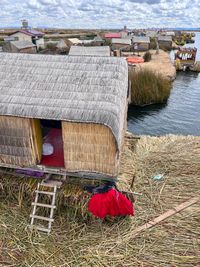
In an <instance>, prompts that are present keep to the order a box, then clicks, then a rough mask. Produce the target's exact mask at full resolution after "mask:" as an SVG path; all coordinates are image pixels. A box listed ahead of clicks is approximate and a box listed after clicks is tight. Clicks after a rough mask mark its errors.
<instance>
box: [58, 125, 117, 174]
mask: <svg viewBox="0 0 200 267" xmlns="http://www.w3.org/2000/svg"><path fill="white" fill-rule="evenodd" d="M62 129H63V143H64V158H65V168H66V169H67V170H68V171H71V172H76V171H80V170H84V171H88V172H98V173H99V172H100V173H105V174H107V175H112V176H116V175H117V171H118V163H119V162H118V161H119V159H118V156H117V155H118V152H117V146H116V141H115V139H114V136H113V134H112V132H111V131H110V129H109V128H108V127H106V126H104V125H100V124H94V123H93V124H91V123H90V124H89V123H88V124H86V123H84V124H83V123H70V122H62Z"/></svg>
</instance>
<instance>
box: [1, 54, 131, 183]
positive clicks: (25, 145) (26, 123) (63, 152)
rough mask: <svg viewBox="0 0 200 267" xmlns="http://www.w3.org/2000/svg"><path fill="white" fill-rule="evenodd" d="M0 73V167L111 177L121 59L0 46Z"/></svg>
mask: <svg viewBox="0 0 200 267" xmlns="http://www.w3.org/2000/svg"><path fill="white" fill-rule="evenodd" d="M0 76H1V77H0V135H1V138H0V155H1V157H0V166H2V167H9V168H17V169H19V168H20V169H29V170H30V169H31V170H40V171H43V172H46V173H59V174H63V175H72V176H76V177H92V178H100V179H114V178H116V177H117V175H118V171H119V160H120V155H121V152H122V146H123V140H124V133H125V130H126V117H127V95H128V94H127V92H128V66H127V63H126V61H125V60H124V59H122V58H114V57H88V56H87V57H84V56H82V57H81V56H66V57H63V56H58V55H57V56H52V55H39V54H37V55H27V54H20V53H18V54H17V53H0ZM49 155H51V156H49Z"/></svg>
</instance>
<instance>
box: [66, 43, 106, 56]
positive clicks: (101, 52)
mask: <svg viewBox="0 0 200 267" xmlns="http://www.w3.org/2000/svg"><path fill="white" fill-rule="evenodd" d="M69 55H70V56H96V57H99V56H101V57H110V47H109V46H89V47H87V46H71V48H70V50H69Z"/></svg>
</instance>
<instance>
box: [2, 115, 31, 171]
mask: <svg viewBox="0 0 200 267" xmlns="http://www.w3.org/2000/svg"><path fill="white" fill-rule="evenodd" d="M33 147H34V145H33V140H32V130H31V119H25V118H18V117H10V116H0V164H1V165H3V164H6V165H14V166H23V167H25V166H32V165H35V164H36V157H35V153H34V149H33Z"/></svg>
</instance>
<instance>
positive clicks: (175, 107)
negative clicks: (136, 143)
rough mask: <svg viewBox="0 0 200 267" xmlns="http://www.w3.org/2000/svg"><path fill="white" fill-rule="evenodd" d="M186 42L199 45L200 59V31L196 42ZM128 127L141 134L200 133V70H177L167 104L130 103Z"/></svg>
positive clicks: (172, 55) (199, 57) (172, 54)
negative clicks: (138, 104) (138, 105)
mask: <svg viewBox="0 0 200 267" xmlns="http://www.w3.org/2000/svg"><path fill="white" fill-rule="evenodd" d="M187 46H190V47H191V46H195V47H197V51H198V53H197V60H200V33H196V37H195V44H190V45H187ZM171 57H172V58H174V52H173V51H172V52H171ZM128 130H129V131H130V132H132V133H134V134H138V135H141V134H148V135H164V134H169V133H172V134H183V135H188V134H192V135H200V73H199V74H198V73H195V72H178V73H177V77H176V80H175V81H174V83H173V89H172V91H171V95H170V97H169V99H168V101H167V103H166V104H163V105H151V106H146V107H143V108H140V107H130V108H129V111H128Z"/></svg>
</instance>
